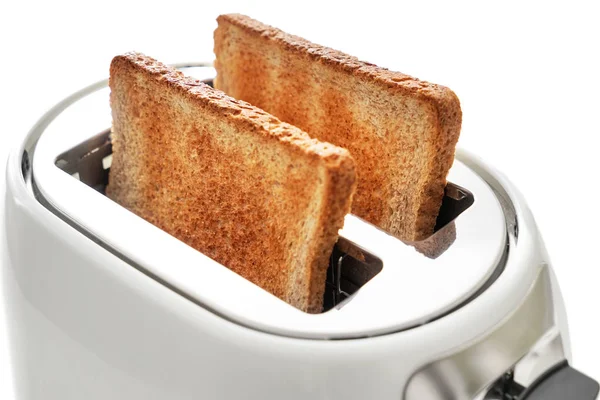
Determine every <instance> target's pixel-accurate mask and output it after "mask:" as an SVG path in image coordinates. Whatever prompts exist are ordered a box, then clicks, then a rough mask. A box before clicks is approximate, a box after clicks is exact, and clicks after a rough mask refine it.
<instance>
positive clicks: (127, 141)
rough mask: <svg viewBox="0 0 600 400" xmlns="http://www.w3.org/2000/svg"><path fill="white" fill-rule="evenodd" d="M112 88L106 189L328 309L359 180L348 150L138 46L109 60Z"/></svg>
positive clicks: (201, 246) (278, 287) (279, 291)
mask: <svg viewBox="0 0 600 400" xmlns="http://www.w3.org/2000/svg"><path fill="white" fill-rule="evenodd" d="M110 89H111V107H112V114H113V131H112V140H113V161H112V166H111V171H110V177H109V184H108V187H107V195H108V196H109V197H110V198H112V199H113V200H115V201H116V202H118V203H120V204H121V205H123V206H125V207H126V208H128V209H130V210H131V211H133V212H134V213H136V214H137V215H139V216H141V217H142V218H144V219H146V220H148V221H149V222H151V223H153V224H154V225H157V226H158V227H160V228H161V229H163V230H165V231H166V232H168V233H170V234H172V235H173V236H175V237H177V238H178V239H180V240H182V241H183V242H185V243H187V244H188V245H190V246H192V247H194V248H196V249H197V250H199V251H200V252H202V253H204V254H206V255H207V256H209V257H211V258H213V259H214V260H216V261H218V262H220V263H221V264H223V265H225V266H227V267H229V268H230V269H232V270H233V271H235V272H236V273H238V274H240V275H242V276H243V277H245V278H247V279H249V280H250V281H252V282H254V283H255V284H257V285H259V286H260V287H262V288H263V289H265V290H267V291H269V292H271V293H272V294H274V295H276V296H278V297H279V298H281V299H283V300H285V301H287V302H289V303H290V304H292V305H293V306H295V307H298V308H300V309H302V310H305V311H309V312H319V311H321V307H322V300H323V291H324V287H325V279H326V270H327V266H328V258H329V255H330V253H331V250H332V248H333V245H334V243H335V241H336V239H337V235H338V230H339V229H340V228H341V227H342V225H343V218H344V216H345V215H346V214H347V213H348V212H349V209H350V203H351V197H352V193H353V190H354V187H355V171H354V169H355V167H354V161H353V159H352V158H351V157H350V155H349V154H348V152H347V151H346V150H344V149H341V148H339V147H336V146H333V145H330V144H328V143H322V142H319V141H317V140H315V139H311V138H310V137H309V136H308V135H307V134H306V133H304V132H303V131H301V130H300V129H298V128H296V127H293V126H291V125H289V124H286V123H283V122H281V121H280V120H278V119H277V118H275V117H273V116H271V115H269V114H267V113H266V112H264V111H262V110H260V109H258V108H256V107H254V106H251V105H250V104H248V103H245V102H243V101H238V100H235V99H232V98H230V97H228V96H227V95H225V94H224V93H222V92H220V91H218V90H215V89H212V88H210V87H209V86H207V85H205V84H203V83H201V82H199V81H198V80H195V79H193V78H189V77H185V76H184V75H183V74H182V73H181V72H179V71H176V70H175V69H173V68H170V67H167V66H165V65H163V64H161V63H159V62H157V61H155V60H153V59H152V58H149V57H146V56H144V55H142V54H139V53H128V54H125V55H122V56H117V57H115V58H114V59H113V61H112V64H111V68H110ZM173 262H177V259H176V257H175V258H174V259H173ZM198 267H199V268H201V266H198Z"/></svg>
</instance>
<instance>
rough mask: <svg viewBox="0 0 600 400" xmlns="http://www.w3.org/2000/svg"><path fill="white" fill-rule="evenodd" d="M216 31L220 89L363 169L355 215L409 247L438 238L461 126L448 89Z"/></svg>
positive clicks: (253, 27)
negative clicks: (340, 151)
mask: <svg viewBox="0 0 600 400" xmlns="http://www.w3.org/2000/svg"><path fill="white" fill-rule="evenodd" d="M217 21H218V24H219V25H218V28H217V30H216V31H215V35H214V38H215V54H216V69H217V80H216V84H215V87H217V88H219V89H221V90H223V91H225V92H226V93H227V94H229V95H230V96H233V97H235V98H238V99H241V100H245V101H248V102H249V103H252V104H254V105H255V106H257V107H260V108H262V109H264V110H266V111H267V112H270V113H272V114H273V115H275V116H277V117H278V118H280V119H282V120H283V121H286V122H289V123H290V124H293V125H295V126H297V127H299V128H300V129H303V130H305V131H306V132H308V134H309V135H311V136H312V137H314V138H317V139H319V140H325V141H327V142H331V143H334V144H335V145H338V146H341V147H344V148H347V149H348V150H349V151H350V153H351V154H352V156H353V157H354V159H355V160H356V164H357V172H358V187H357V191H356V195H355V197H354V202H353V205H352V213H353V214H356V215H357V216H359V217H361V218H363V219H365V220H367V221H369V222H371V223H373V224H375V225H377V226H379V227H381V228H382V229H384V230H386V231H388V232H390V233H392V234H394V235H395V236H397V237H398V238H400V239H402V240H404V241H410V242H412V241H418V240H422V239H424V238H426V237H428V236H429V235H431V234H432V233H433V230H434V227H435V221H436V217H437V214H438V211H439V208H440V206H441V203H442V198H443V195H444V187H445V185H446V176H447V174H448V170H449V169H450V167H451V166H452V162H453V160H454V150H455V147H456V142H457V141H458V136H459V133H460V126H461V117H462V113H461V109H460V104H459V101H458V98H457V97H456V95H455V94H454V93H453V92H452V91H451V90H449V89H447V88H445V87H443V86H439V85H435V84H431V83H427V82H423V81H419V80H418V79H415V78H412V77H410V76H407V75H404V74H401V73H398V72H391V71H388V70H386V69H383V68H379V67H377V66H375V65H373V64H369V63H366V62H362V61H359V60H358V59H356V58H354V57H351V56H348V55H346V54H343V53H341V52H339V51H336V50H332V49H328V48H325V47H322V46H319V45H316V44H313V43H310V42H308V41H306V40H304V39H302V38H299V37H297V36H292V35H289V34H286V33H284V32H282V31H280V30H278V29H275V28H273V27H270V26H268V25H265V24H262V23H260V22H258V21H255V20H253V19H251V18H249V17H246V16H243V15H238V14H232V15H221V16H220V17H219V18H218V19H217Z"/></svg>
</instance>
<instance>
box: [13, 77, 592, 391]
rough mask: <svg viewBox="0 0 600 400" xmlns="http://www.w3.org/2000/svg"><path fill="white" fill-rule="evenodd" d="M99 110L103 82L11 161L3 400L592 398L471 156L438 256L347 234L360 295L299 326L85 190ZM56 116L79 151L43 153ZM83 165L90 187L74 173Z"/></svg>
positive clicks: (524, 230)
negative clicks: (563, 394)
mask: <svg viewBox="0 0 600 400" xmlns="http://www.w3.org/2000/svg"><path fill="white" fill-rule="evenodd" d="M196 67H197V66H188V68H187V69H188V70H191V69H193V68H196ZM200 69H202V72H201V73H205V74H208V75H210V74H211V73H212V71H211V70H210V69H208V68H200ZM103 91H104V92H103ZM102 93H104V94H102ZM106 94H107V89H106V82H100V83H98V84H95V85H92V86H90V87H88V88H86V89H83V90H82V91H81V92H78V93H76V94H75V95H73V96H72V97H70V98H68V99H66V100H65V101H63V102H62V103H60V104H58V105H57V106H56V107H55V108H54V109H53V110H51V111H50V112H49V113H48V114H46V115H45V116H44V117H43V118H42V119H41V120H40V121H39V122H38V124H36V126H35V127H34V128H33V129H32V131H31V132H30V134H29V135H28V136H27V138H26V139H25V140H24V141H23V142H22V144H21V145H20V147H18V148H16V149H14V150H13V151H12V152H11V154H10V157H9V160H8V166H7V173H6V178H7V192H6V203H5V210H4V212H5V226H4V227H3V229H4V230H5V237H6V240H5V243H3V246H4V250H3V251H2V267H3V268H2V271H3V278H4V279H3V281H4V286H5V287H4V293H5V295H6V303H7V305H8V316H9V334H10V343H11V354H12V365H13V368H14V377H15V386H16V394H17V399H19V400H21V399H46V400H48V399H60V400H68V399H78V400H80V399H90V400H93V399H107V398H111V399H127V400H137V399H140V400H141V399H144V400H149V399H198V398H202V399H290V400H295V399H332V398H346V399H355V400H364V399H370V398H376V399H379V400H388V399H389V400H392V399H394V400H398V399H404V400H425V399H431V400H438V399H440V400H442V399H448V400H450V399H457V400H474V399H505V398H514V399H517V398H523V399H526V398H531V399H535V397H534V396H535V390H533V389H535V388H539V387H543V384H544V382H551V381H552V379H551V378H552V376H553V375H555V374H556V373H557V371H558V372H560V371H563V372H564V371H567V372H572V375H569V377H568V381H569V382H573V385H572V386H573V387H574V388H575V389H572V390H577V391H579V393H583V394H584V395H586V396H588V397H581V398H582V399H590V400H593V399H595V398H596V396H597V384H595V382H593V381H592V380H591V379H589V378H587V377H585V376H584V375H581V374H578V373H576V372H575V371H574V370H572V369H571V368H570V367H569V363H570V359H571V356H570V349H569V335H568V328H567V321H566V316H565V310H564V306H563V302H562V299H561V296H560V292H559V288H558V285H557V282H556V279H555V277H554V274H553V273H552V269H551V266H550V263H549V261H548V257H547V254H546V251H545V249H544V246H543V243H542V240H541V238H540V235H539V233H538V231H537V228H536V225H535V222H534V220H533V217H532V215H531V213H530V212H529V210H528V208H527V206H526V204H525V202H524V201H523V199H522V197H521V195H520V194H519V193H518V191H517V190H515V188H514V187H513V186H512V185H511V184H510V182H508V181H507V180H506V179H505V178H504V177H503V176H502V175H501V174H499V173H498V172H496V171H494V170H493V169H491V168H489V167H488V166H486V165H485V163H483V162H482V161H481V160H480V159H478V158H477V157H476V156H474V155H472V154H469V153H467V152H465V151H459V152H458V153H457V156H456V162H455V166H454V167H453V170H454V171H455V175H454V176H456V177H457V179H459V180H460V179H463V178H464V179H463V181H462V182H460V185H457V186H456V187H457V188H459V189H458V190H459V191H460V190H462V189H461V188H464V189H465V192H461V193H463V194H465V193H471V195H472V196H471V203H472V204H468V205H466V206H464V204H466V203H464V202H463V203H461V201H463V200H464V198H465V196H462V197H461V196H459V197H456V196H455V197H454V201H455V203H452V204H450V203H449V204H450V205H448V206H447V207H448V209H449V210H450V211H448V212H449V213H450V214H452V212H454V214H456V215H455V217H454V218H455V219H452V220H448V221H442V222H443V223H440V224H441V225H444V227H446V229H453V230H454V231H452V232H453V234H454V235H455V237H454V238H453V239H452V240H451V242H452V243H451V244H449V245H447V246H446V247H448V248H447V249H442V250H441V251H440V252H441V254H435V255H431V254H429V256H425V255H423V254H422V253H424V251H421V252H419V251H417V250H415V247H416V248H418V246H416V245H415V246H411V245H407V244H402V243H399V242H393V240H395V239H392V238H387V236H386V235H385V233H383V232H380V231H378V230H377V229H376V228H374V227H371V226H368V224H366V223H365V222H363V221H359V220H358V219H353V218H352V217H349V219H347V220H346V227H345V228H344V230H343V232H342V237H343V238H344V239H345V240H348V241H349V242H351V243H353V244H354V245H355V246H357V247H358V248H359V249H360V250H362V251H365V253H366V254H367V257H366V259H367V261H366V262H363V263H358V262H356V260H354V261H355V264H352V265H351V266H350V267H348V266H346V267H344V268H346V270H350V269H351V270H352V271H354V272H347V273H348V274H349V276H350V275H352V274H354V275H353V276H355V278H354V279H355V280H356V279H358V280H360V279H362V280H363V282H361V285H360V287H354V288H352V289H350V287H351V286H352V285H351V284H350V283H348V282H346V283H344V285H346V286H342V284H341V283H340V281H339V279H338V280H337V281H336V279H335V276H334V277H333V280H332V285H333V286H332V291H329V292H328V293H329V295H331V296H332V300H331V304H330V306H329V310H328V311H327V312H325V313H323V314H321V315H315V316H312V315H308V314H304V313H301V312H300V311H298V310H295V309H292V308H291V307H289V306H287V305H286V304H284V303H283V302H281V301H280V300H278V299H276V298H274V297H273V296H270V295H269V294H267V293H263V292H262V291H261V290H260V289H259V288H256V287H254V285H252V284H251V283H249V282H246V281H244V280H243V278H241V277H239V276H237V275H235V274H233V273H232V272H231V271H229V270H227V269H226V268H225V267H223V266H220V265H218V264H216V263H215V262H214V261H212V260H209V259H207V258H206V257H203V256H202V255H200V254H199V253H198V252H196V251H195V250H193V249H191V248H188V247H187V246H185V245H184V244H183V243H181V242H179V241H177V240H176V239H174V238H172V237H170V236H169V235H167V234H166V233H164V232H162V231H160V230H159V229H158V228H155V227H152V226H150V225H149V224H146V223H145V222H144V221H142V220H140V219H139V218H137V217H136V216H134V215H133V214H131V213H129V212H128V211H126V210H124V209H121V208H120V207H118V206H117V205H114V204H112V205H111V203H110V200H108V199H106V198H105V197H104V196H103V195H102V193H101V191H102V188H98V187H94V185H102V182H103V181H105V179H106V178H105V177H103V175H102V168H101V166H102V165H103V166H104V168H103V169H107V168H108V166H107V162H109V161H107V160H109V159H110V146H109V141H108V139H107V138H108V134H107V133H106V131H105V130H106V128H107V127H108V126H110V125H107V124H110V111H109V109H108V98H107V95H106ZM94 96H97V97H98V98H99V99H100V100H99V101H100V103H101V102H102V101H105V102H106V103H105V104H104V105H103V106H96V105H95V104H92V103H94V101H96V100H94V99H93V98H94ZM86 102H91V103H90V104H87V103H86ZM65 115H77V118H75V119H77V122H76V124H75V126H77V129H75V131H77V132H75V133H73V135H72V136H73V137H75V138H76V139H73V140H79V142H81V144H79V145H76V146H72V145H71V144H74V143H75V144H76V142H72V143H71V144H68V143H66V142H65V143H59V142H60V141H61V140H62V139H61V136H60V133H57V134H56V136H54V137H48V136H49V135H51V134H50V133H49V130H51V129H54V130H55V131H56V132H67V131H69V130H73V129H74V128H73V126H74V125H73V124H72V122H73V121H72V120H73V118H71V117H65ZM61 118H63V119H64V118H67V119H68V120H69V121H66V120H65V121H63V122H60V119H61ZM57 123H59V124H60V123H64V125H59V126H58V127H56V126H54V125H56V124H57ZM70 124H71V125H70ZM95 124H96V125H95ZM53 126H54V127H53ZM84 128H85V129H84ZM63 129H64V131H61V130H63ZM103 132H104V133H103ZM65 136H68V135H67V133H65ZM82 146H83V147H82ZM73 149H75V150H76V151H75V152H74V153H73V151H72V150H73ZM67 150H70V151H71V152H68V151H67ZM83 162H86V163H90V165H92V164H97V165H98V168H99V170H98V171H99V172H98V171H96V172H94V171H95V170H93V169H87V168H86V169H85V170H83V169H81V170H77V168H75V167H73V165H75V166H77V165H80V164H78V163H83ZM81 165H82V164H81ZM69 168H75V169H72V170H69ZM451 177H452V176H451ZM461 177H462V178H461ZM465 177H466V178H465ZM86 182H87V184H85V183H86ZM456 187H455V188H456ZM474 188H478V189H477V190H476V191H474V192H469V190H471V189H474ZM452 201H453V200H452V199H450V200H449V202H452ZM453 204H454V205H453ZM457 204H463V206H457ZM457 207H458V208H459V209H457ZM461 207H462V208H461ZM465 207H466V208H465ZM476 207H480V208H479V211H475V210H477V208H476ZM482 207H483V208H482ZM463 208H464V209H463ZM475 212H480V213H482V215H487V216H493V217H489V219H488V218H487V217H486V218H484V219H482V218H475V217H473V215H475V214H474V213H475ZM470 215H471V216H470ZM473 224H480V225H481V226H480V225H477V226H476V227H473ZM134 226H135V227H136V229H137V230H131V229H133V227H134ZM444 227H442V228H441V229H440V230H439V232H438V235H440V236H441V235H443V234H447V232H448V231H447V230H446V231H444ZM365 231H366V232H367V233H368V234H367V235H365V234H364V232H365ZM444 232H445V233H444ZM361 235H363V236H361ZM378 235H379V236H378ZM464 238H466V239H464ZM378 246H379V247H378ZM400 246H402V247H403V249H404V248H405V249H404V250H402V251H401V252H398V253H395V252H393V251H391V250H389V249H390V248H395V247H400ZM335 252H336V251H335V250H334V253H335ZM197 253H198V254H197ZM425 253H426V251H425ZM343 257H347V259H352V257H350V256H348V255H347V254H344V255H343ZM343 257H339V258H335V259H334V260H333V261H332V267H331V268H335V267H336V265H337V266H338V267H340V265H341V264H340V263H341V262H342V260H343ZM478 260H479V261H478ZM478 262H479V264H478ZM396 263H397V264H398V265H396ZM338 264H339V265H338ZM421 264H422V265H421ZM421 267H422V269H421V270H419V268H421ZM340 268H341V267H340ZM400 269H402V271H400V272H398V271H397V270H400ZM332 271H333V270H332ZM357 271H358V272H357ZM365 271H366V272H365ZM419 271H426V273H424V272H419ZM340 273H341V272H339V270H338V272H337V274H338V275H339V274H340ZM384 274H387V275H384ZM419 274H421V275H422V276H421V275H419ZM428 274H429V275H430V276H429V277H428V276H427V275H428ZM334 275H335V274H334ZM356 276H358V278H356ZM360 277H362V278H360ZM350 278H351V277H350ZM350 278H348V280H349V281H350V280H352V279H350ZM384 278H385V279H384ZM404 278H406V279H404ZM413 278H414V280H413V281H412V283H411V281H410V279H413ZM407 280H408V282H407ZM328 284H329V283H328ZM326 303H327V301H326ZM529 392H531V394H530V393H529ZM511 393H512V394H511ZM509 395H514V397H507V396H509ZM518 396H521V397H518ZM527 396H529V397H527ZM592 396H593V397H592Z"/></svg>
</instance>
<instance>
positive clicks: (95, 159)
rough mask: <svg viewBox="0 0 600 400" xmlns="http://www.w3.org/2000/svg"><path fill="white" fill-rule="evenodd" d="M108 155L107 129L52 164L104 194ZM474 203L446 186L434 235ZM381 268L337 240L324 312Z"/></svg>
mask: <svg viewBox="0 0 600 400" xmlns="http://www.w3.org/2000/svg"><path fill="white" fill-rule="evenodd" d="M111 155H112V144H111V141H110V130H106V131H104V132H102V133H100V134H98V135H96V136H94V137H92V138H90V139H89V140H87V141H85V142H83V143H81V144H79V145H77V146H75V147H74V148H72V149H71V150H69V151H66V152H65V153H63V154H61V155H60V156H58V157H57V159H56V161H55V164H56V166H57V167H58V168H60V169H62V170H63V171H65V172H66V173H68V174H70V175H72V176H74V177H76V178H77V179H79V180H80V181H81V182H83V183H85V184H86V185H88V186H90V187H92V188H93V189H95V190H96V191H98V192H100V193H102V194H105V188H106V185H107V184H108V173H109V170H110V162H109V161H110V160H109V158H110V157H111ZM473 202H474V198H473V195H472V194H471V193H470V192H469V191H468V190H466V189H464V188H461V187H460V186H457V185H454V184H452V183H448V185H447V186H446V190H445V196H444V199H443V201H442V206H441V208H440V213H439V215H438V218H437V223H436V228H435V230H436V232H437V231H439V230H441V229H442V228H443V227H445V226H446V225H448V224H449V223H451V222H452V221H453V220H455V219H456V217H458V216H459V215H460V214H461V213H462V212H463V211H465V210H466V209H467V208H469V207H470V206H471V205H472V204H473ZM382 268H383V263H382V261H381V260H380V259H379V258H377V257H375V256H374V255H372V254H370V253H368V252H366V251H364V250H363V249H360V248H359V247H358V246H356V245H355V244H354V243H351V242H349V241H347V240H345V239H343V238H340V240H339V241H338V243H337V244H336V245H335V246H334V248H333V250H332V254H331V257H330V262H329V268H328V270H327V284H326V287H325V295H324V310H323V311H324V312H325V311H328V310H330V309H332V308H334V307H341V306H343V302H344V300H346V299H348V298H349V297H350V296H352V294H354V293H356V292H357V291H358V290H359V289H360V288H361V287H362V286H363V285H364V284H366V283H367V282H368V281H369V280H371V279H373V277H375V275H377V274H378V273H379V272H380V271H381V269H382Z"/></svg>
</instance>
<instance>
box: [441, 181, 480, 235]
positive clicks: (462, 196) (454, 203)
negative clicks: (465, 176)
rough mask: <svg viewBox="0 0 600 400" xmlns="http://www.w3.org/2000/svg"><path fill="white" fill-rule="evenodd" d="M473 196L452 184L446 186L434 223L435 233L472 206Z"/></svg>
mask: <svg viewBox="0 0 600 400" xmlns="http://www.w3.org/2000/svg"><path fill="white" fill-rule="evenodd" d="M474 202H475V196H473V193H471V192H469V191H468V190H467V189H465V188H463V187H461V186H458V185H456V184H454V183H452V182H448V183H447V184H446V188H445V190H444V198H443V199H442V206H441V207H440V212H439V214H438V216H437V219H436V221H435V231H434V232H439V231H440V230H442V229H443V228H444V227H445V226H447V225H448V224H450V223H451V222H452V221H454V220H455V219H456V218H457V217H458V216H459V215H460V214H462V213H463V212H464V211H465V210H467V209H468V208H469V207H471V206H472V205H473V203H474Z"/></svg>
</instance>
